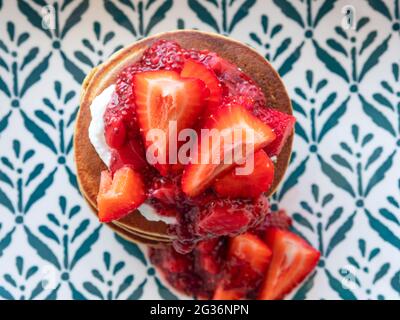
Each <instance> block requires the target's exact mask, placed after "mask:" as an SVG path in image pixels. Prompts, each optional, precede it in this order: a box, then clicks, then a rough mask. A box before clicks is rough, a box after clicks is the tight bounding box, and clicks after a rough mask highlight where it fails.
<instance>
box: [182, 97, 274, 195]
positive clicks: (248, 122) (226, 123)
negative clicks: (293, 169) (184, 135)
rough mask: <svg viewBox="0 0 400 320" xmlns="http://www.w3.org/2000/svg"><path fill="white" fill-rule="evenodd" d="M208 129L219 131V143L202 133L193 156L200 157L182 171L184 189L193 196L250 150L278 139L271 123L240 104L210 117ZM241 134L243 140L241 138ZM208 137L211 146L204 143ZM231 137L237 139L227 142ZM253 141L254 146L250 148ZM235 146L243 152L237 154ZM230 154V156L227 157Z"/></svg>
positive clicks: (228, 106) (225, 107)
mask: <svg viewBox="0 0 400 320" xmlns="http://www.w3.org/2000/svg"><path fill="white" fill-rule="evenodd" d="M204 129H209V130H210V132H211V130H212V132H217V133H218V134H219V137H220V139H219V140H220V143H215V139H212V137H211V136H208V137H207V136H206V137H205V138H204V136H203V137H200V142H199V146H198V149H197V150H196V151H197V153H196V152H195V154H194V156H193V158H194V159H198V161H197V162H192V163H190V164H189V165H187V167H186V169H185V170H184V173H183V175H182V190H183V192H185V193H186V194H187V195H188V196H191V197H193V196H196V195H198V194H200V193H201V192H203V191H204V190H205V189H206V188H207V187H209V186H210V185H211V184H212V183H213V181H214V179H215V178H217V177H218V176H219V175H222V174H223V173H225V172H227V171H229V169H231V168H233V167H234V166H235V165H236V164H237V163H238V162H240V161H243V160H244V159H245V158H247V156H248V155H249V153H250V152H256V151H258V150H259V149H261V148H263V147H265V146H267V145H268V144H269V143H271V142H272V141H273V140H274V139H275V134H274V133H273V131H272V129H271V128H270V127H269V126H268V125H265V124H264V123H263V122H262V121H260V120H259V119H257V118H256V117H254V116H253V115H252V114H251V113H250V112H249V111H247V110H246V109H245V108H243V107H241V106H238V105H227V106H224V107H222V108H221V109H219V110H218V112H217V113H215V114H214V115H212V116H211V117H210V118H209V119H208V120H207V121H206V123H205V125H204ZM240 136H241V139H242V140H241V141H237V140H238V137H240ZM202 138H203V139H204V140H202ZM206 139H208V140H209V141H208V146H209V148H205V147H204V146H202V145H203V144H207V141H206ZM210 140H211V141H210ZM213 140H214V142H213ZM229 140H230V141H231V142H234V143H231V144H228V143H227V144H225V143H224V141H229ZM204 142H205V143H204ZM250 145H251V147H252V148H249V146H250ZM245 147H247V148H245ZM244 149H247V150H244ZM249 149H250V150H251V149H252V150H251V151H249ZM234 150H240V151H242V152H239V155H238V153H236V155H233V153H234ZM243 151H244V152H243ZM216 153H219V155H220V157H219V161H217V160H218V159H216V157H215V154H216ZM229 154H230V159H225V158H226V157H227V155H229ZM224 159H225V160H226V161H224ZM229 160H230V161H229Z"/></svg>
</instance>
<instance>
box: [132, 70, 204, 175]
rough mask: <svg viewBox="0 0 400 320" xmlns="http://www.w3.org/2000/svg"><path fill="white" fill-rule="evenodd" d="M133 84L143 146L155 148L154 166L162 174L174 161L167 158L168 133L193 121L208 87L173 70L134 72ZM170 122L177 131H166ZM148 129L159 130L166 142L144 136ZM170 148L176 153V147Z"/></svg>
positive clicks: (200, 109) (164, 173)
mask: <svg viewBox="0 0 400 320" xmlns="http://www.w3.org/2000/svg"><path fill="white" fill-rule="evenodd" d="M133 83H134V93H135V99H136V100H135V102H136V108H137V109H136V113H137V118H138V122H139V126H140V128H141V131H142V134H143V137H144V140H145V144H146V148H147V147H149V146H151V145H153V147H155V148H154V150H155V152H154V155H155V156H156V157H157V159H159V160H160V161H159V162H158V163H157V164H155V167H156V168H157V169H158V170H159V171H160V173H161V174H162V175H166V174H168V172H169V164H174V163H175V164H176V163H177V162H176V161H174V160H177V159H174V160H172V159H169V155H168V150H169V141H168V137H169V135H170V134H175V135H176V134H178V133H179V132H181V130H183V129H186V128H191V127H192V126H193V125H194V124H195V123H196V121H197V120H198V118H199V116H200V114H201V112H202V110H203V104H204V101H205V99H207V98H208V95H209V90H208V89H207V88H206V87H205V85H204V82H203V81H201V80H199V79H189V78H188V79H185V78H181V77H180V76H179V74H178V73H177V72H175V71H148V72H142V73H138V74H136V75H135V77H134V81H133ZM173 121H175V122H176V130H177V132H169V125H170V124H172V123H173ZM152 129H160V130H162V132H164V133H165V139H166V141H159V139H160V138H159V137H154V136H150V137H147V134H148V133H149V131H150V130H152ZM161 140H162V139H161ZM173 151H175V154H176V150H173ZM160 162H164V163H160Z"/></svg>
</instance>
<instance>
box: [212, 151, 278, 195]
mask: <svg viewBox="0 0 400 320" xmlns="http://www.w3.org/2000/svg"><path fill="white" fill-rule="evenodd" d="M250 157H252V159H250ZM249 161H254V162H253V166H254V167H253V170H252V172H251V173H250V174H248V175H238V174H237V173H236V168H234V169H232V170H231V171H230V172H228V173H227V174H225V175H224V176H222V177H220V178H217V179H216V180H215V183H214V186H213V187H214V190H215V191H216V192H217V193H218V194H219V195H221V196H223V197H232V198H257V197H259V196H260V194H262V193H263V192H266V191H268V190H269V188H270V187H271V184H272V181H273V180H274V163H273V162H272V161H271V159H270V158H269V157H268V156H267V154H266V153H265V152H264V151H263V150H260V151H257V152H256V153H255V154H254V155H253V154H251V155H250V156H249V158H247V160H246V163H245V164H243V165H240V166H238V167H241V168H243V167H245V166H246V164H248V162H249Z"/></svg>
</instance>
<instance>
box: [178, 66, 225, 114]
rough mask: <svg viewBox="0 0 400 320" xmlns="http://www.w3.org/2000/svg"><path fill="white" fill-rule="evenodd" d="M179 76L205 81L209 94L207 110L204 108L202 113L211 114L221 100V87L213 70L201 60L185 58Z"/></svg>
mask: <svg viewBox="0 0 400 320" xmlns="http://www.w3.org/2000/svg"><path fill="white" fill-rule="evenodd" d="M181 77H185V78H195V79H200V80H202V81H203V82H204V83H205V85H206V87H207V88H208V89H209V90H210V96H209V97H208V103H207V110H205V112H204V115H206V116H209V115H211V114H213V113H214V112H215V111H216V108H217V107H218V106H219V105H220V104H221V101H222V87H221V84H220V83H219V80H218V78H217V76H216V75H215V73H214V71H213V70H212V69H211V68H207V67H206V66H205V65H204V64H202V63H201V62H197V61H195V60H193V59H187V60H186V61H185V64H184V65H183V69H182V72H181Z"/></svg>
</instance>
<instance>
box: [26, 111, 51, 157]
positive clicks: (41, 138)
mask: <svg viewBox="0 0 400 320" xmlns="http://www.w3.org/2000/svg"><path fill="white" fill-rule="evenodd" d="M20 113H21V116H22V118H23V120H24V125H25V127H26V129H28V131H29V132H30V133H32V134H33V137H34V138H35V139H36V140H37V141H38V142H39V143H41V144H44V145H45V146H46V147H48V148H49V149H50V150H51V151H53V152H54V153H57V149H56V147H55V145H54V143H53V141H52V140H51V139H50V137H49V136H48V134H47V133H46V132H45V131H44V130H43V129H42V128H40V127H39V126H38V125H37V124H36V123H35V122H34V121H32V120H31V119H30V118H29V117H28V116H27V115H26V113H25V112H24V111H22V110H20Z"/></svg>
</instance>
